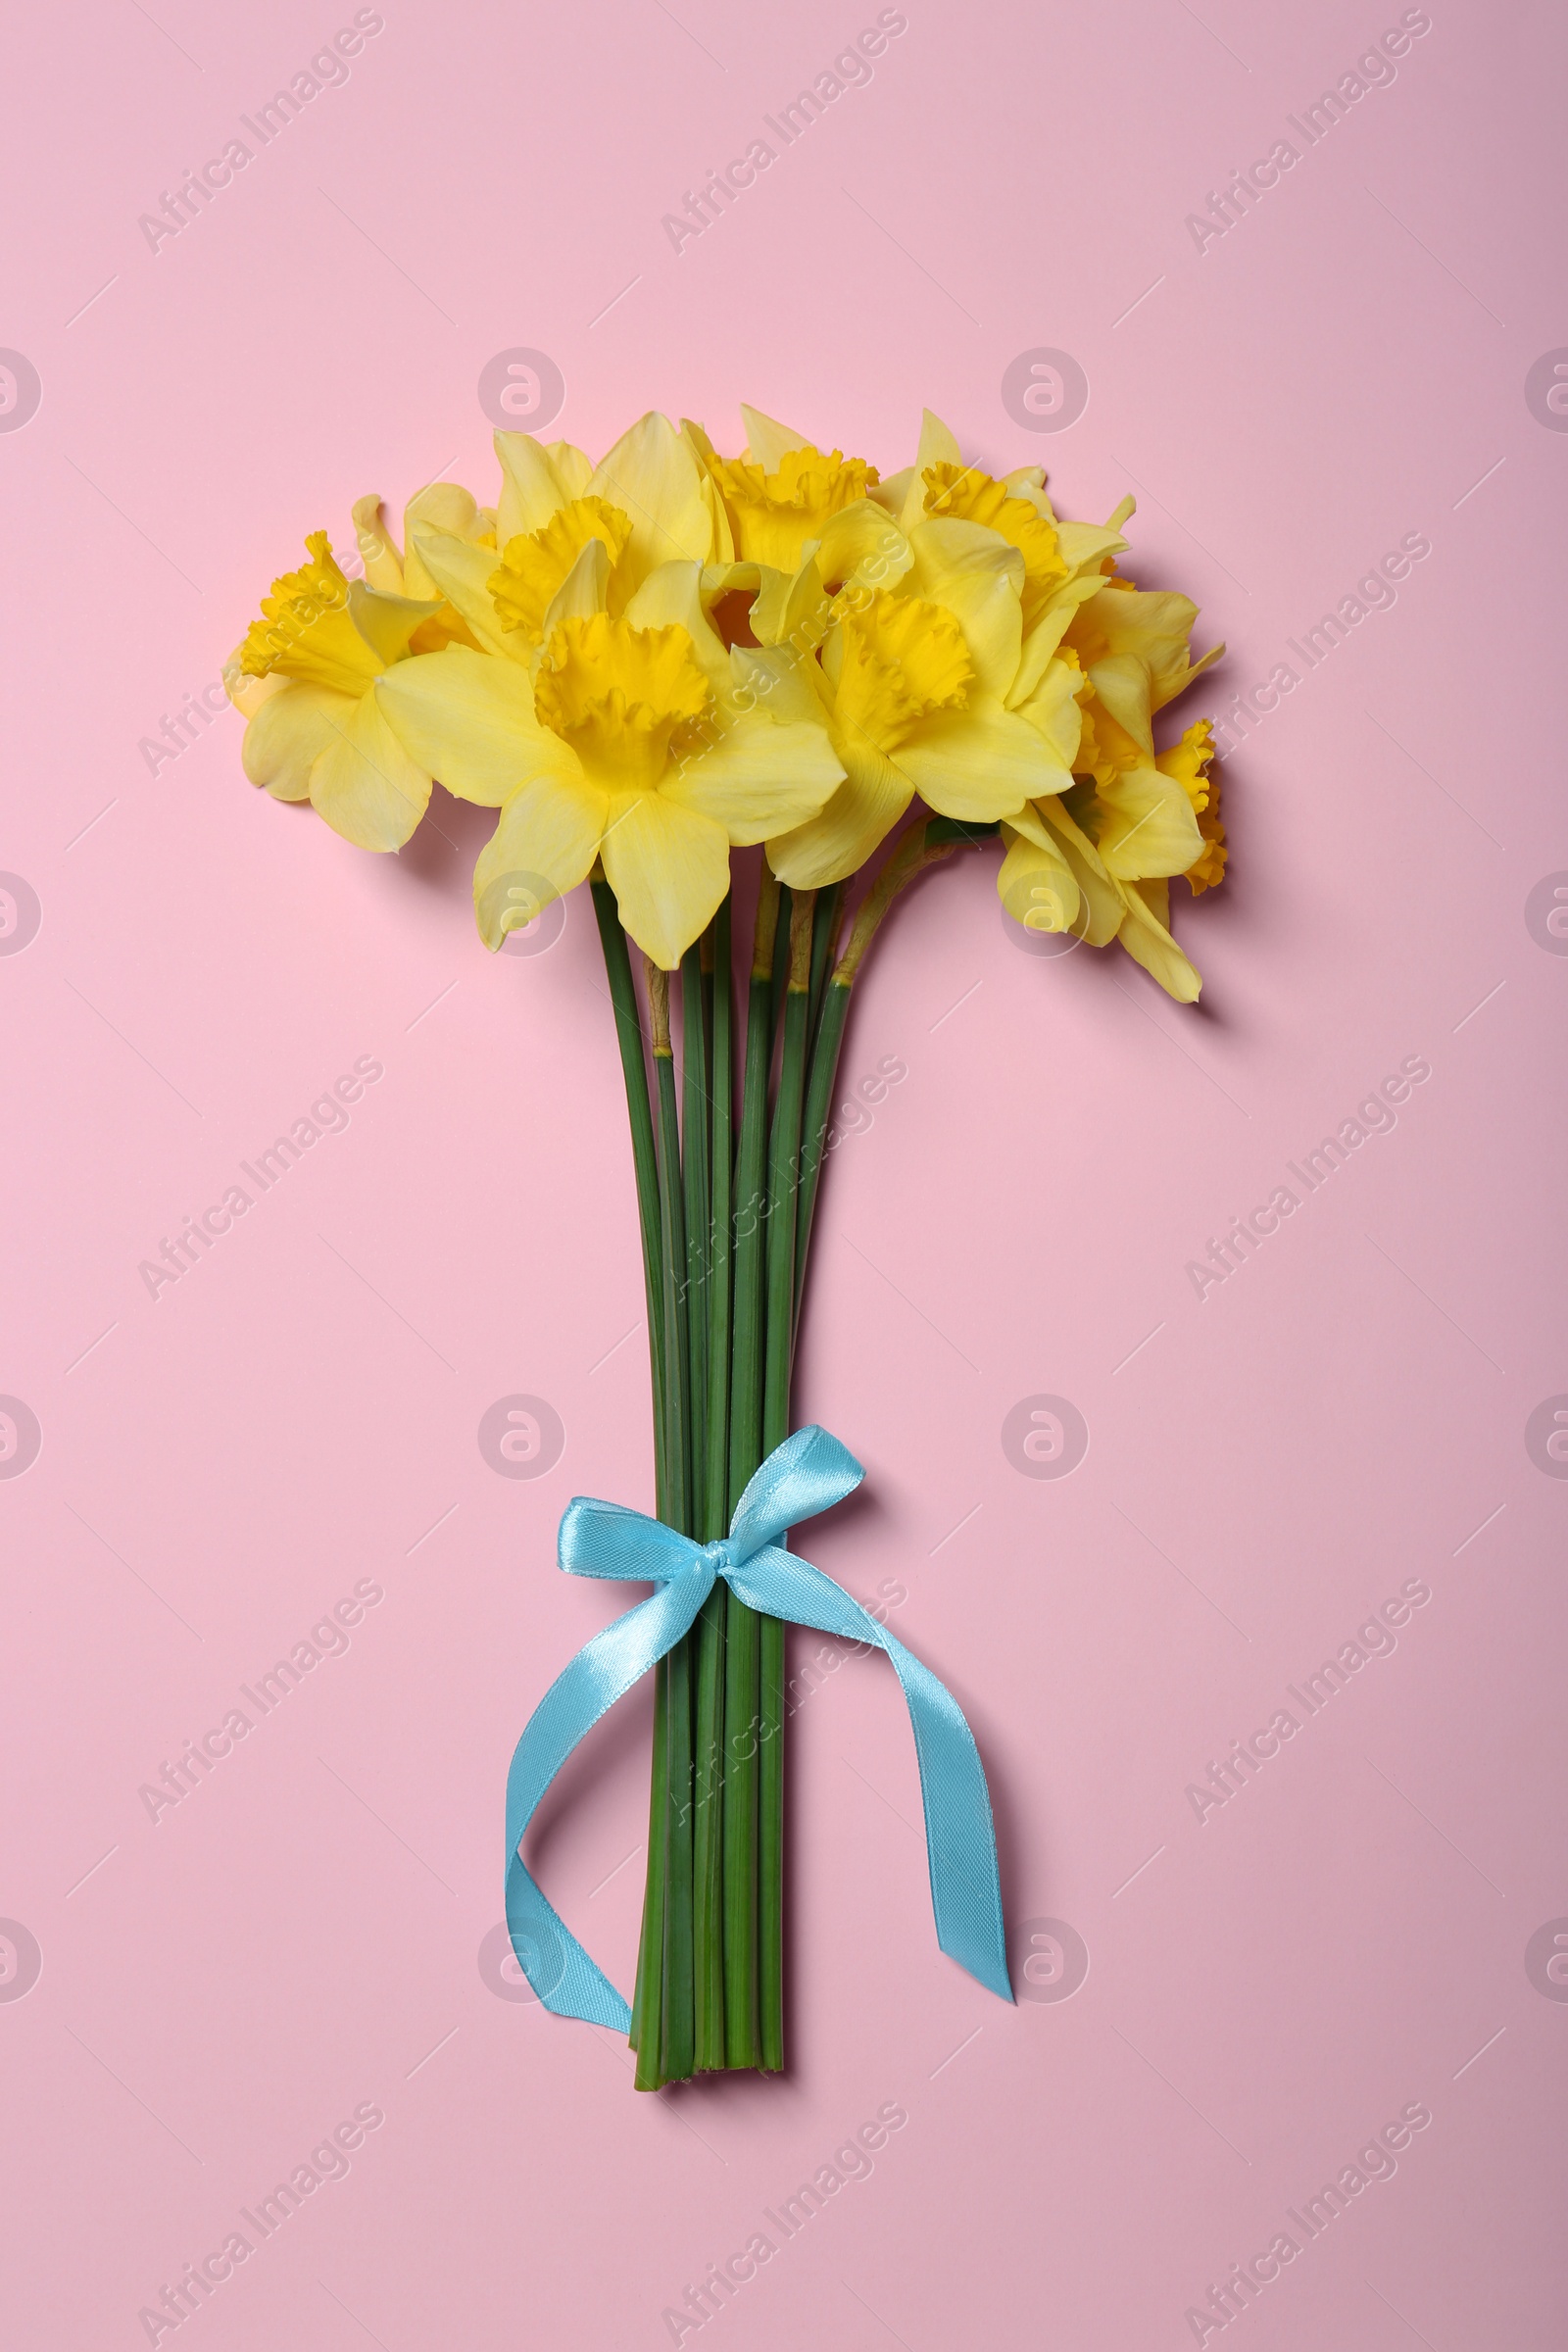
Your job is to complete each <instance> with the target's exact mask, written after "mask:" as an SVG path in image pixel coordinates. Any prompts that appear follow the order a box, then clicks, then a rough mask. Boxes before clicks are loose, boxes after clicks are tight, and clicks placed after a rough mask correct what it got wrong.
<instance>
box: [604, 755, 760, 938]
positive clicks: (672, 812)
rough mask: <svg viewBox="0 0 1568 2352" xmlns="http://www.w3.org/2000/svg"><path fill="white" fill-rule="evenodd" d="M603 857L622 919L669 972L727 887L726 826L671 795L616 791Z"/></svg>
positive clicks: (727, 854)
mask: <svg viewBox="0 0 1568 2352" xmlns="http://www.w3.org/2000/svg"><path fill="white" fill-rule="evenodd" d="M599 854H600V856H601V857H602V858H603V859H604V861H605V875H606V878H607V880H608V881H609V883H610V886H611V888H612V890H613V892H614V894H615V900H616V904H617V905H618V907H619V908H620V919H621V921H622V922H623V923H624V924H625V926H626V929H627V930H628V931H629V932H630V933H631V935H632V937H633V939H634V940H635V941H636V942H637V945H638V946H639V947H640V948H641V949H642V951H643V954H644V955H645V956H652V957H653V959H654V961H655V963H657V964H660V965H662V968H663V969H664V970H665V971H666V972H672V971H673V970H674V969H675V967H676V965H677V964H678V963H679V961H680V959H681V957H682V956H684V954H685V953H686V950H687V949H688V948H689V947H690V946H691V944H692V942H693V940H694V939H696V938H698V937H699V936H700V934H701V933H702V932H703V931H705V930H706V929H707V927H708V925H709V923H710V922H711V919H712V917H713V915H714V913H715V912H716V910H717V908H718V906H719V903H720V901H721V900H722V899H723V897H724V894H725V892H726V891H727V890H728V888H729V840H728V836H727V835H726V833H725V831H724V828H723V826H722V825H721V824H718V823H715V821H714V820H713V818H712V817H710V816H703V815H700V814H699V813H698V811H697V810H696V809H688V808H684V807H683V806H682V805H681V804H680V803H679V802H678V801H675V800H672V799H671V798H670V796H669V794H668V793H667V792H644V793H638V794H635V795H633V794H625V795H617V796H616V805H614V806H613V807H612V809H611V813H610V822H609V824H608V826H607V827H606V830H605V837H604V841H603V843H602V844H601V847H600V852H599Z"/></svg>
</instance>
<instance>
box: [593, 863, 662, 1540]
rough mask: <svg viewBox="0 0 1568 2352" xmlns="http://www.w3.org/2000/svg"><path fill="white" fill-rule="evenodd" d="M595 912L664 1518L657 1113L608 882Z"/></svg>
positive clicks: (596, 892)
mask: <svg viewBox="0 0 1568 2352" xmlns="http://www.w3.org/2000/svg"><path fill="white" fill-rule="evenodd" d="M592 891H593V902H594V914H595V916H596V917H597V919H598V923H599V939H600V945H601V946H602V947H603V949H604V955H605V976H606V978H607V979H608V980H609V982H610V1002H611V1005H612V1006H613V1010H614V1015H615V1037H616V1040H617V1042H618V1044H619V1046H620V1066H621V1071H622V1074H623V1076H624V1078H625V1081H626V1112H627V1117H628V1119H629V1121H630V1125H631V1155H632V1166H633V1168H634V1169H635V1171H636V1176H637V1213H638V1218H639V1221H640V1224H641V1227H642V1240H643V1286H644V1291H645V1294H646V1298H647V1303H648V1360H649V1369H650V1372H651V1374H652V1376H653V1388H654V1469H655V1491H656V1496H657V1500H656V1503H655V1508H656V1509H657V1511H658V1513H659V1516H660V1518H661V1519H663V1518H665V1511H664V1485H663V1481H664V1426H663V1423H664V1302H663V1280H662V1273H661V1247H662V1245H661V1239H660V1210H659V1160H658V1154H657V1153H656V1152H655V1149H654V1119H653V1109H652V1106H651V1104H650V1102H649V1096H648V1064H647V1062H646V1060H645V1059H644V1056H643V1031H642V1021H641V1019H640V1017H639V1014H638V1010H637V991H636V988H635V986H634V984H633V981H632V976H631V957H630V956H629V954H628V952H627V948H626V934H625V932H624V931H623V930H622V929H621V927H620V913H619V909H618V908H617V907H616V905H615V894H614V892H613V890H612V889H611V887H610V884H609V883H608V882H595V883H594V884H593V885H592Z"/></svg>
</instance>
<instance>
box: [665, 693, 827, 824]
mask: <svg viewBox="0 0 1568 2352" xmlns="http://www.w3.org/2000/svg"><path fill="white" fill-rule="evenodd" d="M843 776H844V769H843V767H842V766H841V765H840V763H839V760H837V758H836V757H835V756H834V751H833V746H832V744H831V743H830V742H829V740H828V733H827V729H826V728H825V727H824V726H823V724H822V722H821V720H820V718H819V717H818V718H815V719H804V720H800V719H797V720H789V719H786V720H784V721H783V722H782V723H778V722H776V721H775V720H774V719H773V718H772V717H771V716H764V714H763V713H762V712H761V711H752V712H750V713H748V714H747V715H745V716H743V717H739V718H737V719H735V720H734V721H733V723H732V724H730V725H729V726H726V727H724V728H723V729H722V731H721V732H720V734H719V736H718V738H717V740H716V741H715V742H713V743H711V744H709V745H708V746H707V748H706V749H704V750H703V751H701V752H699V753H698V754H697V755H696V757H695V758H692V759H688V760H684V761H682V762H681V764H680V766H679V767H678V768H677V770H676V772H675V774H674V775H673V776H672V777H671V778H670V779H669V781H668V782H667V783H666V784H665V785H664V787H663V797H664V799H666V800H670V801H674V802H676V803H677V804H678V805H679V806H680V807H681V808H683V809H696V810H697V811H698V813H699V814H700V815H703V816H709V817H711V818H712V819H713V821H714V823H715V824H720V825H722V826H723V827H724V829H725V831H726V832H727V834H728V835H729V838H730V840H731V841H732V842H734V843H736V844H737V846H745V845H747V844H749V843H751V842H756V841H765V840H766V839H767V838H768V836H769V834H771V833H777V832H779V831H780V830H781V829H783V828H787V827H790V826H794V825H801V824H804V823H806V822H807V820H808V819H809V818H810V817H813V816H815V815H816V814H817V813H818V811H819V810H820V809H822V808H823V807H824V806H825V805H826V803H827V801H828V800H829V798H830V797H831V795H832V793H833V792H834V790H835V788H836V787H837V786H838V785H839V783H840V782H841V781H842V780H843Z"/></svg>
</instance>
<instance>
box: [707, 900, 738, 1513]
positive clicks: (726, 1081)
mask: <svg viewBox="0 0 1568 2352" xmlns="http://www.w3.org/2000/svg"><path fill="white" fill-rule="evenodd" d="M734 1023H735V989H734V976H733V974H732V972H731V968H730V902H729V901H728V899H726V900H725V901H724V904H723V905H722V907H720V908H719V910H718V912H717V914H716V915H715V916H714V918H713V1017H712V1036H713V1056H712V1062H713V1066H712V1079H711V1090H710V1091H711V1097H712V1108H713V1128H712V1141H711V1152H710V1154H709V1165H710V1172H711V1187H712V1239H711V1247H710V1250H709V1272H708V1328H709V1340H708V1443H707V1449H706V1463H707V1472H708V1477H707V1492H706V1495H705V1497H704V1523H705V1524H704V1533H705V1540H706V1541H707V1542H708V1543H710V1544H711V1543H714V1542H716V1541H717V1539H718V1538H719V1537H720V1536H722V1535H723V1533H724V1531H725V1529H726V1528H727V1527H728V1525H729V1376H730V1362H729V1357H730V1301H731V1281H730V1272H731V1260H732V1253H733V1248H734V1232H733V1224H734V1199H735V1162H734V1136H733V1127H734V1094H733V1088H734V1034H735V1031H734Z"/></svg>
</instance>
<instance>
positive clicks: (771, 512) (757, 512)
mask: <svg viewBox="0 0 1568 2352" xmlns="http://www.w3.org/2000/svg"><path fill="white" fill-rule="evenodd" d="M708 463H709V466H710V469H711V473H712V476H713V479H714V481H715V482H716V483H717V484H718V488H719V493H720V495H721V497H722V498H723V500H724V504H725V506H726V507H727V508H728V510H729V517H730V522H731V524H732V526H733V529H734V533H735V553H736V555H737V557H738V558H739V559H740V560H741V562H742V563H746V564H772V566H773V567H774V569H775V570H777V571H787V572H794V571H796V570H797V569H798V568H799V566H800V561H801V550H802V548H803V547H804V546H805V545H806V543H807V541H808V540H809V539H819V538H820V537H821V535H822V530H823V526H824V525H825V524H826V523H827V522H828V521H829V520H830V518H831V517H832V516H833V515H841V514H842V513H843V511H844V509H845V508H846V507H852V506H854V505H855V503H856V501H857V500H858V499H862V498H864V496H865V494H866V492H867V490H868V489H869V488H870V487H871V485H872V483H874V482H875V481H877V480H878V479H879V478H880V477H879V475H878V473H877V470H876V467H875V466H867V465H865V464H863V463H862V461H861V460H860V459H859V458H847V457H846V456H845V455H844V453H843V451H842V450H838V449H835V450H833V451H832V452H831V453H829V454H827V455H824V453H823V452H822V451H821V450H819V449H812V448H811V447H810V446H809V444H808V446H807V447H806V448H804V449H792V450H788V451H786V452H785V455H784V456H783V457H782V458H781V459H780V461H779V467H778V471H777V472H776V473H764V472H763V470H762V468H761V466H755V465H752V464H750V463H748V462H747V461H746V460H745V459H742V458H710V459H709V462H708Z"/></svg>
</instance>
